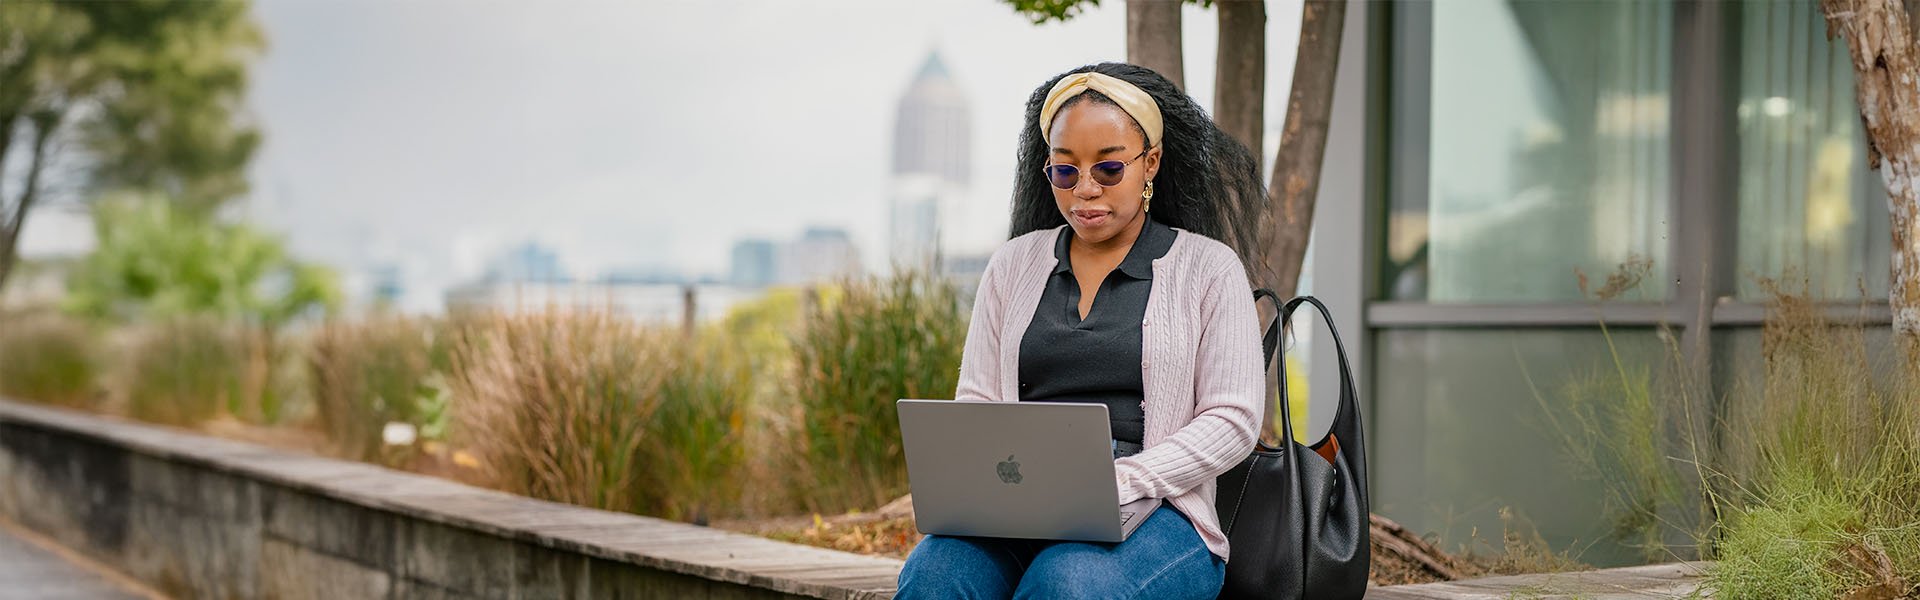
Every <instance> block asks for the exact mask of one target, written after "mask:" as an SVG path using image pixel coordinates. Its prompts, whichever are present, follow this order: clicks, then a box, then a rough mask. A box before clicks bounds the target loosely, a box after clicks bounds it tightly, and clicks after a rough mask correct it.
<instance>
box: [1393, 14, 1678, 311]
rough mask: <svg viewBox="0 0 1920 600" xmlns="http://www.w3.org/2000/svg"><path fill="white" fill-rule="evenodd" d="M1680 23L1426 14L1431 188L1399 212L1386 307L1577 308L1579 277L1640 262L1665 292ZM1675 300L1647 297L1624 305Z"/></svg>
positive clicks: (1649, 291) (1645, 18)
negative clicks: (1408, 303) (1523, 304)
mask: <svg viewBox="0 0 1920 600" xmlns="http://www.w3.org/2000/svg"><path fill="white" fill-rule="evenodd" d="M1672 10H1673V9H1672V6H1671V5H1669V4H1667V3H1660V2H1614V1H1593V2H1536V1H1500V0H1460V1H1449V2H1445V3H1435V4H1434V5H1433V6H1432V13H1433V19H1432V52H1431V56H1430V57H1429V59H1428V61H1427V62H1428V64H1427V65H1425V66H1426V67H1428V68H1430V69H1431V72H1430V73H1431V76H1430V84H1429V85H1430V86H1431V90H1432V97H1431V100H1430V103H1429V113H1428V114H1429V117H1428V120H1429V123H1428V124H1427V128H1428V132H1427V133H1428V138H1429V140H1430V142H1429V144H1428V151H1427V152H1426V160H1427V163H1428V164H1427V167H1428V186H1427V187H1428V189H1427V190H1426V193H1425V194H1414V195H1413V196H1414V198H1396V199H1395V200H1394V202H1393V204H1394V205H1393V206H1392V207H1391V210H1390V217H1389V220H1390V222H1389V223H1388V226H1387V229H1388V236H1387V237H1388V239H1387V246H1388V247H1387V248H1386V252H1385V253H1384V255H1385V256H1386V257H1388V260H1389V261H1390V264H1389V265H1387V266H1386V269H1385V272H1386V279H1385V284H1386V289H1387V292H1386V295H1387V296H1388V297H1391V298H1395V299H1402V300H1425V301H1432V302H1502V301H1560V300H1574V299H1579V298H1580V297H1581V294H1580V291H1579V287H1578V283H1577V279H1576V277H1575V274H1574V271H1575V269H1580V270H1583V271H1585V272H1587V273H1589V274H1590V275H1591V274H1605V273H1608V272H1612V271H1614V270H1615V269H1616V268H1617V267H1618V266H1619V265H1620V264H1622V263H1624V262H1626V261H1627V260H1628V259H1629V258H1632V257H1640V258H1645V259H1651V260H1652V261H1653V266H1654V271H1653V273H1652V278H1651V280H1650V281H1652V282H1660V281H1664V280H1665V268H1666V265H1665V260H1664V259H1665V258H1666V242H1665V239H1666V234H1667V226H1666V222H1667V197H1668V151H1667V148H1668V124H1667V98H1668V91H1667V90H1668V87H1669V86H1668V79H1669V76H1670V68H1669V63H1670V59H1669V56H1670V52H1669V50H1670V46H1671V44H1670V39H1671V32H1672V27H1671V18H1670V15H1671V13H1672ZM1420 67H1421V66H1420V65H1414V66H1412V67H1411V68H1415V69H1417V68H1420ZM1404 76H1405V74H1404V73H1402V74H1401V75H1397V77H1404ZM1665 295H1666V287H1665V286H1663V285H1651V284H1649V285H1643V286H1642V289H1641V291H1640V292H1639V293H1638V295H1636V296H1630V299H1643V300H1659V299H1663V298H1664V297H1665Z"/></svg>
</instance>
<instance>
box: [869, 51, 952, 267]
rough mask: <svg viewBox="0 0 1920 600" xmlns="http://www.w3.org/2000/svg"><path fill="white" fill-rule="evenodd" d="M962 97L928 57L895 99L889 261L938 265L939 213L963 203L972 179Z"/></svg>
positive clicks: (943, 67)
mask: <svg viewBox="0 0 1920 600" xmlns="http://www.w3.org/2000/svg"><path fill="white" fill-rule="evenodd" d="M971 122H972V119H971V116H970V113H969V111H968V109H967V100H966V95H965V94H963V93H961V91H960V87H959V85H958V84H956V83H955V82H954V80H953V77H952V76H951V75H950V74H949V73H948V72H947V67H946V64H945V63H943V62H941V60H940V55H939V54H938V53H929V54H928V55H927V60H926V62H924V63H922V64H921V66H920V72H919V73H918V74H917V75H915V76H914V79H913V83H912V84H910V85H909V86H908V87H907V91H906V93H905V94H904V95H902V96H901V98H900V107H899V111H898V112H897V113H896V115H895V118H894V130H893V183H892V189H891V190H890V195H891V201H890V203H889V207H890V210H889V219H888V220H889V223H888V225H889V227H888V234H889V237H888V251H889V253H888V254H889V256H888V258H889V259H890V260H891V262H892V263H893V264H894V265H895V266H898V267H906V268H921V269H932V268H933V267H934V266H935V265H937V264H938V263H939V260H940V243H941V226H940V222H941V219H940V214H941V211H942V210H943V209H944V208H946V207H949V206H952V205H954V204H956V203H957V202H958V201H959V200H960V199H961V198H963V197H965V191H966V185H967V181H968V179H969V178H970V177H972V174H973V170H972V162H971V160H970V157H971V155H972V131H971Z"/></svg>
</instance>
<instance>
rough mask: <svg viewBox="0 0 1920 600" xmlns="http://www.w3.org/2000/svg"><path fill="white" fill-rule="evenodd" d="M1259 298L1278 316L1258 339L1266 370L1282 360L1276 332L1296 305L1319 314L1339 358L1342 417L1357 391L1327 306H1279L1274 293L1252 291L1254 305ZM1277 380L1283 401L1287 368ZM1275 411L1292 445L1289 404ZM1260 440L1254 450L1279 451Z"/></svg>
mask: <svg viewBox="0 0 1920 600" xmlns="http://www.w3.org/2000/svg"><path fill="white" fill-rule="evenodd" d="M1262 298H1266V299H1269V300H1272V301H1273V304H1274V308H1276V309H1277V310H1278V312H1277V313H1276V314H1275V315H1274V316H1273V320H1272V321H1271V322H1269V323H1268V325H1267V329H1266V332H1264V333H1263V334H1261V336H1260V352H1261V355H1262V356H1263V357H1264V358H1265V360H1266V363H1265V365H1266V367H1267V368H1274V358H1275V354H1276V353H1278V354H1279V355H1280V357H1285V356H1286V353H1285V352H1284V351H1281V349H1280V347H1279V346H1280V331H1281V329H1282V328H1283V326H1286V325H1291V324H1292V322H1293V311H1295V310H1298V309H1299V308H1300V305H1301V304H1303V303H1306V304H1312V305H1313V307H1314V310H1315V312H1318V313H1320V318H1321V321H1322V322H1325V323H1326V324H1327V335H1328V336H1329V337H1332V338H1333V348H1334V351H1335V353H1336V354H1337V355H1338V356H1339V358H1340V385H1341V386H1342V387H1343V388H1346V389H1344V390H1342V391H1343V392H1344V393H1343V394H1341V400H1343V401H1342V402H1341V403H1340V408H1338V409H1337V410H1338V411H1339V413H1345V412H1346V411H1349V410H1352V409H1353V407H1350V406H1347V404H1348V402H1345V400H1347V399H1349V398H1351V399H1355V400H1357V399H1358V398H1359V394H1358V390H1356V389H1354V382H1353V368H1352V366H1351V365H1349V364H1348V363H1347V347H1346V343H1345V342H1343V341H1341V339H1340V331H1339V329H1338V328H1337V327H1336V326H1335V325H1334V322H1333V312H1332V311H1330V310H1328V309H1327V305H1326V304H1324V303H1321V302H1320V299H1319V298H1315V297H1313V296H1296V297H1294V298H1293V299H1292V300H1288V301H1286V302H1285V303H1284V304H1283V303H1281V302H1280V295H1279V294H1278V293H1276V292H1274V291H1273V290H1272V289H1269V288H1260V289H1257V290H1254V291H1253V301H1254V303H1256V304H1258V303H1259V302H1260V299H1262ZM1279 377H1280V397H1281V398H1282V399H1285V398H1286V397H1287V368H1286V365H1285V364H1281V365H1279ZM1279 410H1280V426H1281V431H1284V432H1286V436H1287V441H1288V442H1292V441H1293V415H1292V412H1293V411H1292V410H1291V406H1290V401H1288V402H1283V403H1282V404H1281V406H1280V408H1279ZM1345 416H1348V415H1345V414H1336V415H1335V417H1334V418H1335V420H1336V421H1338V420H1339V419H1340V418H1341V417H1345ZM1352 416H1354V417H1357V416H1358V415H1357V414H1355V415H1352ZM1329 433H1331V432H1329ZM1260 437H1261V436H1255V439H1256V441H1255V442H1254V443H1255V445H1256V446H1258V447H1260V448H1261V449H1263V450H1266V451H1270V452H1271V451H1278V450H1280V449H1279V448H1274V447H1272V446H1268V445H1267V443H1266V441H1265V440H1264V439H1260Z"/></svg>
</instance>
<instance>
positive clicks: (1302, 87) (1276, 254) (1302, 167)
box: [1260, 0, 1347, 298]
mask: <svg viewBox="0 0 1920 600" xmlns="http://www.w3.org/2000/svg"><path fill="white" fill-rule="evenodd" d="M1346 13H1347V5H1346V3H1345V2H1341V1H1338V0H1308V1H1307V3H1306V5H1305V6H1304V7H1302V8H1301V11H1300V48H1299V51H1298V52H1296V53H1295V55H1294V56H1295V58H1294V63H1293V88H1292V91H1291V92H1290V93H1289V94H1288V95H1287V121H1286V124H1285V126H1284V127H1282V129H1281V130H1280V152H1279V155H1277V156H1275V157H1274V160H1273V180H1272V181H1271V182H1270V183H1268V184H1267V197H1268V199H1269V202H1270V205H1271V209H1270V211H1269V212H1270V215H1269V217H1270V218H1271V219H1272V224H1271V226H1269V227H1267V228H1265V231H1266V232H1267V236H1268V239H1267V240H1263V241H1264V242H1265V243H1263V244H1261V247H1262V248H1263V249H1265V252H1266V257H1265V260H1263V261H1262V262H1264V263H1265V266H1266V269H1265V270H1266V272H1265V273H1261V274H1260V275H1261V279H1263V280H1265V281H1270V282H1272V283H1273V290H1274V291H1275V292H1278V293H1279V294H1280V297H1282V298H1287V297H1291V296H1293V294H1294V293H1295V292H1296V291H1298V289H1299V287H1300V270H1301V267H1302V262H1303V261H1304V260H1305V259H1306V256H1307V236H1308V235H1309V234H1310V233H1312V231H1313V229H1312V228H1313V202H1314V194H1315V193H1317V192H1318V191H1319V190H1320V160H1321V158H1322V157H1323V156H1324V155H1325V150H1326V148H1327V122H1328V119H1329V117H1330V115H1331V114H1332V113H1333V76H1334V72H1335V71H1336V70H1337V68H1338V67H1339V64H1340V30H1341V27H1343V26H1344V25H1345V21H1346Z"/></svg>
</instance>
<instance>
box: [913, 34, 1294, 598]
mask: <svg viewBox="0 0 1920 600" xmlns="http://www.w3.org/2000/svg"><path fill="white" fill-rule="evenodd" d="M1026 123H1027V127H1026V128H1025V129H1024V130H1023V133H1022V134H1021V139H1020V155H1019V168H1018V170H1016V172H1015V173H1016V175H1015V186H1014V198H1013V209H1014V213H1013V227H1012V237H1013V239H1011V240H1008V241H1007V242H1006V243H1005V244H1002V245H1001V246H1000V248H999V249H997V250H995V251H994V254H993V257H992V258H991V259H989V260H988V263H987V270H986V273H985V274H984V275H982V276H981V280H980V287H979V291H978V295H977V297H976V299H975V301H974V305H973V322H972V324H971V326H970V328H969V330H968V332H967V342H966V348H965V350H964V352H963V353H962V358H961V363H960V385H959V388H958V390H957V391H956V393H955V397H956V398H958V399H961V400H991V401H1049V402H1099V403H1103V404H1106V405H1107V411H1108V415H1109V417H1110V418H1111V419H1112V428H1113V438H1114V441H1113V446H1114V456H1115V459H1114V472H1115V478H1116V479H1117V481H1116V483H1117V484H1118V488H1119V490H1120V495H1119V498H1117V499H1116V500H1117V501H1118V502H1119V503H1120V504H1126V503H1128V502H1132V501H1134V500H1137V499H1140V498H1146V497H1156V498H1163V499H1164V500H1165V501H1164V502H1162V504H1161V506H1160V508H1158V509H1156V510H1155V511H1154V512H1153V513H1151V514H1149V515H1148V516H1147V520H1146V522H1145V523H1142V524H1141V525H1140V527H1139V529H1137V530H1135V531H1134V533H1133V534H1132V535H1131V536H1130V537H1128V538H1127V540H1126V541H1124V542H1120V543H1117V544H1113V543H1088V542H1064V541H1050V540H1017V539H1003V538H976V537H952V536H941V535H930V536H927V537H926V539H924V540H922V541H921V542H920V545H919V546H918V547H916V548H914V550H913V553H912V555H910V556H908V557H907V562H906V566H905V567H904V568H903V569H902V570H901V573H900V582H899V583H900V590H899V594H898V595H897V596H896V598H900V599H902V600H912V599H915V598H1008V597H1020V598H1029V597H1030V598H1133V597H1147V598H1155V599H1156V600H1161V599H1165V600H1172V599H1178V598H1213V597H1215V596H1216V595H1217V594H1218V593H1219V590H1220V586H1221V583H1222V581H1223V578H1224V575H1225V568H1226V561H1227V556H1228V552H1227V538H1226V535H1225V534H1223V533H1222V532H1221V530H1220V525H1219V519H1218V518H1217V516H1216V515H1215V514H1214V509H1213V498H1214V477H1215V476H1217V475H1219V474H1220V473H1222V472H1224V471H1226V470H1227V469H1228V468H1231V467H1232V466H1233V465H1235V464H1236V463H1238V462H1239V461H1240V459H1242V458H1245V457H1246V455H1247V452H1248V451H1249V450H1251V449H1252V447H1253V442H1254V437H1255V435H1256V434H1257V431H1258V429H1259V424H1260V421H1261V412H1260V411H1261V395H1262V393H1263V392H1264V390H1265V376H1264V368H1263V367H1264V365H1262V364H1261V360H1260V339H1259V336H1260V332H1259V325H1258V323H1257V322H1256V317H1255V312H1254V303H1253V297H1252V288H1251V286H1250V285H1249V284H1248V280H1247V275H1246V273H1247V268H1246V266H1245V261H1244V259H1243V258H1242V257H1241V255H1240V254H1237V253H1236V252H1235V251H1234V250H1233V249H1232V248H1230V247H1229V246H1228V245H1227V244H1225V243H1222V242H1220V241H1216V240H1218V239H1226V240H1233V241H1234V242H1235V243H1237V244H1239V245H1241V246H1242V247H1245V244H1246V243H1247V241H1248V240H1252V239H1253V236H1254V232H1255V231H1256V229H1255V228H1256V227H1257V226H1258V223H1257V221H1256V217H1255V215H1258V214H1259V212H1258V211H1259V210H1260V204H1261V202H1262V201H1263V198H1264V197H1265V196H1264V194H1263V193H1262V190H1261V187H1260V183H1259V174H1258V169H1257V167H1256V164H1257V163H1256V162H1255V161H1254V158H1253V155H1252V154H1251V153H1249V152H1248V151H1247V149H1246V147H1244V146H1242V145H1241V144H1239V143H1238V142H1236V141H1235V140H1233V138H1231V137H1230V136H1228V135H1226V134H1225V133H1224V132H1222V131H1220V129H1219V128H1218V127H1217V126H1215V125H1214V124H1213V121H1212V120H1211V119H1209V118H1208V117H1207V115H1206V113H1204V112H1202V111H1201V110H1200V107H1199V106H1198V105H1197V104H1195V103H1194V102H1193V100H1192V99H1190V98H1188V97H1187V96H1186V95H1185V94H1183V93H1181V92H1180V90H1179V89H1178V88H1176V87H1174V86H1173V84H1172V83H1171V82H1168V81H1167V80H1166V79H1165V78H1163V77H1161V76H1160V75H1159V74H1157V73H1154V72H1153V71H1151V70H1148V69H1145V68H1142V67H1138V66H1134V65H1129V64H1120V63H1102V64H1098V65H1092V66H1088V67H1081V68H1079V69H1075V70H1073V71H1071V72H1068V73H1066V74H1063V75H1061V76H1059V77H1056V78H1054V79H1053V80H1051V81H1048V82H1047V83H1046V84H1044V85H1041V86H1040V88H1039V89H1037V90H1035V91H1034V93H1033V96H1032V97H1031V98H1030V99H1029V100H1028V101H1027V111H1026ZM1135 365H1138V366H1137V367H1136V366H1135Z"/></svg>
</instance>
